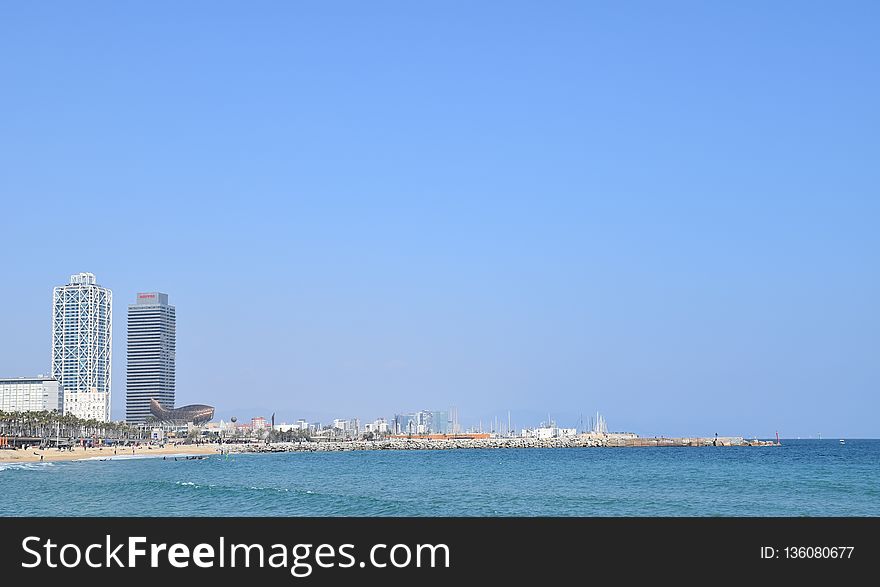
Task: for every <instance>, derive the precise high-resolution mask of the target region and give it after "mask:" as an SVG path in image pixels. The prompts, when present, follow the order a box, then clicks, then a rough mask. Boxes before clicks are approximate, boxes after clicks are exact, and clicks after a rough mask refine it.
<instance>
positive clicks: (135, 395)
mask: <svg viewBox="0 0 880 587" xmlns="http://www.w3.org/2000/svg"><path fill="white" fill-rule="evenodd" d="M176 323H177V320H176V316H175V310H174V306H169V305H168V294H164V293H159V292H147V293H139V294H138V295H137V303H134V304H131V305H129V306H128V345H127V358H126V366H127V369H126V374H125V382H126V391H125V421H126V422H129V423H133V424H141V423H143V422H146V420H147V418H149V417H150V400H151V399H155V400H156V401H157V402H159V404H161V405H162V407H165V408H168V409H173V408H174V379H175V373H174V370H175V367H174V365H175V353H176V336H177V334H176Z"/></svg>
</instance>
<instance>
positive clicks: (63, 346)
mask: <svg viewBox="0 0 880 587" xmlns="http://www.w3.org/2000/svg"><path fill="white" fill-rule="evenodd" d="M112 316H113V293H112V292H111V291H110V290H109V289H107V288H104V287H101V286H99V285H97V283H96V281H95V276H94V274H92V273H77V274H75V275H71V276H70V283H68V284H67V285H61V286H58V287H56V288H55V289H54V290H53V292H52V377H54V378H55V379H57V380H58V385H59V387H60V388H61V393H62V398H63V411H64V414H69V415H72V416H76V417H78V418H83V419H87V420H98V421H99V422H108V421H110V366H111V347H112V336H111V334H112Z"/></svg>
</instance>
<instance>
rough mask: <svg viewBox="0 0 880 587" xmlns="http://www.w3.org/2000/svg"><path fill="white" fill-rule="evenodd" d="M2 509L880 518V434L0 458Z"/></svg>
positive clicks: (32, 512) (30, 512)
mask: <svg viewBox="0 0 880 587" xmlns="http://www.w3.org/2000/svg"><path fill="white" fill-rule="evenodd" d="M0 515H4V516H86V515H88V516H878V515H880V440H847V442H846V444H840V443H839V442H838V441H837V440H836V439H835V440H800V441H795V440H791V441H783V444H782V445H781V446H772V447H705V448H666V447H664V448H572V449H491V450H481V449H461V450H425V451H421V450H419V451H416V450H411V451H381V450H376V451H354V452H319V453H282V454H236V455H231V456H229V457H225V456H221V455H212V456H210V457H209V458H207V459H203V460H180V461H174V460H162V459H161V458H158V459H157V458H147V459H128V460H112V461H100V460H99V461H96V460H89V461H69V462H56V463H49V462H45V463H26V464H12V463H0Z"/></svg>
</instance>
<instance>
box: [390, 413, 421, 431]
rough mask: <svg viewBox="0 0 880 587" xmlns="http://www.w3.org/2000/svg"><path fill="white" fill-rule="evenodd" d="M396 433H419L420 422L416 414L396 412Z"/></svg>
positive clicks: (393, 421)
mask: <svg viewBox="0 0 880 587" xmlns="http://www.w3.org/2000/svg"><path fill="white" fill-rule="evenodd" d="M392 432H393V433H394V434H418V433H419V423H418V418H417V416H416V414H395V415H394V419H393V420H392Z"/></svg>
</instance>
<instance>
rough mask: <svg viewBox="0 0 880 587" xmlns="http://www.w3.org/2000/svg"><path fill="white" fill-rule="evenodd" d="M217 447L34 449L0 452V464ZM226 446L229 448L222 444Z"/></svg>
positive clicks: (215, 447)
mask: <svg viewBox="0 0 880 587" xmlns="http://www.w3.org/2000/svg"><path fill="white" fill-rule="evenodd" d="M220 446H221V445H220V444H217V443H211V444H167V445H165V446H164V447H159V446H148V445H143V446H139V447H136V448H135V450H134V452H132V450H131V447H130V446H126V447H117V448H116V449H115V453H114V448H113V447H108V446H105V447H103V448H87V449H83V448H81V447H77V448H74V449H73V450H57V449H54V448H49V449H45V450H40V449H37V448H29V449H27V450H23V449H19V450H11V449H4V450H0V463H39V462H41V459H40V456H42V457H43V459H42V462H44V463H53V462H61V461H82V460H102V459H113V457H116V460H124V459H122V458H120V457H127V458H129V459H131V458H132V457H135V458H138V457H140V458H143V457H161V456H171V455H188V456H189V455H211V454H219V453H220ZM223 446H224V447H225V446H228V445H223Z"/></svg>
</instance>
